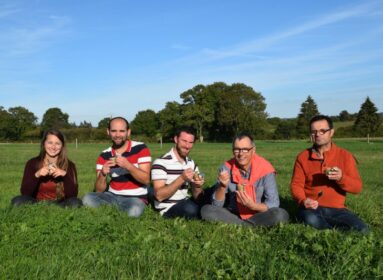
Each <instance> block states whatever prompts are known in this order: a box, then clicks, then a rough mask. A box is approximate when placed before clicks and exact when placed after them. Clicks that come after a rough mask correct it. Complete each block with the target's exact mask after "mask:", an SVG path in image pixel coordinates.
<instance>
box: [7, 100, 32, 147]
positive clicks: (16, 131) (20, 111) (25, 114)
mask: <svg viewBox="0 0 383 280" xmlns="http://www.w3.org/2000/svg"><path fill="white" fill-rule="evenodd" d="M8 112H9V113H10V114H11V116H12V130H13V137H12V138H13V139H12V140H20V139H22V137H23V135H24V133H25V132H26V131H28V130H33V129H35V128H36V124H37V117H36V116H35V114H33V113H32V112H30V111H28V109H26V108H24V107H21V106H18V107H13V108H9V109H8Z"/></svg>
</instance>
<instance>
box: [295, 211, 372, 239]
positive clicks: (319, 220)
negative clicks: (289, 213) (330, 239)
mask: <svg viewBox="0 0 383 280" xmlns="http://www.w3.org/2000/svg"><path fill="white" fill-rule="evenodd" d="M298 218H299V219H300V220H301V221H302V222H303V223H305V224H307V225H310V226H312V227H314V228H317V229H329V228H338V229H341V230H356V231H359V232H361V233H368V232H369V229H368V226H367V225H366V224H365V223H364V222H363V221H362V220H361V219H359V218H358V217H357V216H356V215H355V214H353V213H352V212H351V211H350V210H348V209H346V208H329V207H318V208H317V209H315V210H314V209H306V208H303V207H301V208H299V210H298Z"/></svg>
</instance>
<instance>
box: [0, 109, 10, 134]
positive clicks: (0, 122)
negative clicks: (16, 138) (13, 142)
mask: <svg viewBox="0 0 383 280" xmlns="http://www.w3.org/2000/svg"><path fill="white" fill-rule="evenodd" d="M12 135H13V125H12V115H11V114H10V113H9V112H8V111H7V110H5V109H4V107H3V106H0V139H3V140H10V139H11V138H12Z"/></svg>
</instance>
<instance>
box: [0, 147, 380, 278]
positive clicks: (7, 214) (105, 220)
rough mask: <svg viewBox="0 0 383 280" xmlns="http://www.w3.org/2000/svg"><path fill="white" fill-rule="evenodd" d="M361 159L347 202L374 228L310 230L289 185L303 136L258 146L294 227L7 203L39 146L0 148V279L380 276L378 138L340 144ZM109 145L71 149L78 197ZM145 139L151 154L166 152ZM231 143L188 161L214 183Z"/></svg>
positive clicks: (148, 211) (200, 152)
mask: <svg viewBox="0 0 383 280" xmlns="http://www.w3.org/2000/svg"><path fill="white" fill-rule="evenodd" d="M337 143H338V145H339V146H341V147H344V148H346V149H348V150H350V151H351V152H352V153H354V154H355V156H356V158H357V159H358V161H359V170H360V173H361V176H362V178H363V181H364V190H363V192H362V194H360V195H358V196H353V195H349V196H348V199H347V204H348V206H349V208H350V209H352V210H353V211H354V212H356V213H357V214H358V215H359V216H360V217H361V218H362V219H363V220H364V221H365V222H367V223H368V224H369V225H370V227H371V234H369V235H366V236H362V235H359V234H357V233H343V232H339V231H335V230H325V231H317V230H314V229H312V228H308V227H305V226H303V225H301V224H297V223H296V222H295V219H294V215H295V203H294V202H293V201H292V199H291V196H290V192H289V182H290V178H291V173H292V168H293V164H294V160H295V157H296V155H297V153H298V152H299V151H301V150H302V149H304V148H306V147H308V146H309V143H308V142H305V141H289V142H288V141H286V142H282V141H279V142H272V141H259V142H257V152H258V153H259V154H260V155H261V156H264V157H265V158H267V159H268V160H269V161H270V162H271V163H272V164H273V165H274V167H275V168H276V170H277V172H278V177H277V178H278V184H279V191H280V197H281V206H282V207H284V208H285V209H287V210H288V212H289V213H290V215H291V223H290V224H288V225H281V226H277V227H274V228H270V229H265V228H256V229H251V228H244V227H239V226H234V225H225V224H218V223H217V224H210V223H206V222H202V221H185V220H183V219H175V220H164V219H163V218H161V217H160V216H159V215H158V214H157V213H156V212H154V211H153V210H152V209H151V208H149V207H148V208H147V209H146V210H145V213H144V215H143V217H141V218H139V219H133V218H129V217H127V216H126V215H125V214H124V213H121V212H119V211H117V210H115V209H113V208H110V207H102V208H98V209H88V208H85V207H83V208H80V209H61V208H58V207H55V206H49V205H44V204H40V205H32V206H25V207H19V208H11V207H10V205H9V201H10V199H11V198H12V197H14V196H16V195H18V194H19V187H20V182H21V177H22V173H23V169H24V164H25V162H26V161H27V160H28V159H29V158H31V157H33V156H35V155H37V153H38V150H39V145H37V144H0V157H1V161H0V168H1V176H0V219H1V222H0V248H1V250H0V260H1V261H0V279H26V278H28V279H383V256H382V255H383V254H382V252H383V219H382V216H383V215H382V214H383V211H382V209H383V190H382V188H383V183H382V179H381V178H382V162H383V142H382V141H380V142H374V143H371V144H367V143H365V142H362V141H356V140H347V141H345V140H343V141H341V140H337ZM107 146H108V144H81V143H80V144H79V146H78V148H77V149H76V148H75V146H74V145H73V144H70V145H69V156H70V158H71V159H72V160H73V161H74V162H75V163H76V165H77V169H78V173H79V185H80V196H82V195H84V194H85V193H87V192H89V191H91V190H92V189H93V183H94V179H95V160H96V157H97V156H98V154H99V153H100V151H101V150H103V149H104V148H106V147H107ZM170 146H171V145H170V144H167V145H164V147H163V148H162V149H160V146H159V145H158V144H152V145H149V148H150V150H151V152H152V155H153V158H155V157H158V156H159V155H161V154H163V153H165V152H167V150H168V149H169V148H170ZM230 156H231V152H230V145H229V144H196V145H195V148H194V150H193V152H192V157H193V159H194V160H195V161H196V162H197V163H198V165H199V166H200V169H201V170H202V171H203V172H204V173H205V174H206V180H207V184H206V186H211V185H212V184H213V183H214V181H215V178H216V173H217V169H218V167H219V166H220V164H221V163H222V162H223V161H224V160H226V159H228V158H229V157H230Z"/></svg>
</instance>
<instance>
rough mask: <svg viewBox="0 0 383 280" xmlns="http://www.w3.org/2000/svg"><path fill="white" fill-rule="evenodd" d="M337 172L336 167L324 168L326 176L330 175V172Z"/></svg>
mask: <svg viewBox="0 0 383 280" xmlns="http://www.w3.org/2000/svg"><path fill="white" fill-rule="evenodd" d="M337 170H338V169H337V168H336V167H330V168H326V171H325V173H326V175H327V176H328V175H330V173H331V172H335V171H337Z"/></svg>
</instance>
